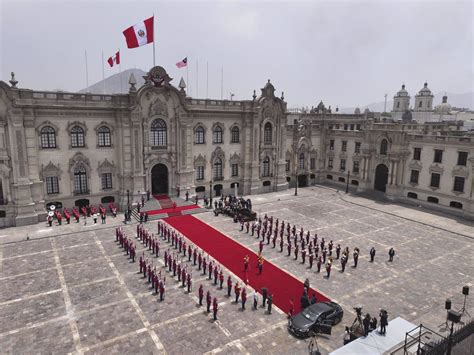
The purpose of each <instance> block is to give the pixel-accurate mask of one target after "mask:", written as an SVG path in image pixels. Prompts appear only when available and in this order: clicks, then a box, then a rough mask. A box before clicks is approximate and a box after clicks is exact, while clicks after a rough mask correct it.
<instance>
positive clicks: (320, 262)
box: [316, 256, 323, 272]
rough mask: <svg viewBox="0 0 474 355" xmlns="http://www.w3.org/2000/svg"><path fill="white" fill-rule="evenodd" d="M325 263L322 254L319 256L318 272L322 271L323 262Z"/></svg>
mask: <svg viewBox="0 0 474 355" xmlns="http://www.w3.org/2000/svg"><path fill="white" fill-rule="evenodd" d="M322 263H323V257H322V256H320V257H319V258H318V262H317V263H316V266H317V267H318V272H321V264H322Z"/></svg>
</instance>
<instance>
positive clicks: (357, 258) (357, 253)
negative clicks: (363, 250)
mask: <svg viewBox="0 0 474 355" xmlns="http://www.w3.org/2000/svg"><path fill="white" fill-rule="evenodd" d="M352 256H353V257H354V268H356V267H357V263H358V261H359V248H354V253H353V254H352Z"/></svg>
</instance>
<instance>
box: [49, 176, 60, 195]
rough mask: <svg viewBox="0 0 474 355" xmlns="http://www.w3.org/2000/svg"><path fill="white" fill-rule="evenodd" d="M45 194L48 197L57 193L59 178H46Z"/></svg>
mask: <svg viewBox="0 0 474 355" xmlns="http://www.w3.org/2000/svg"><path fill="white" fill-rule="evenodd" d="M46 193H47V194H48V195H50V194H58V193H59V178H58V177H57V176H48V177H46Z"/></svg>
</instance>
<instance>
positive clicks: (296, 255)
mask: <svg viewBox="0 0 474 355" xmlns="http://www.w3.org/2000/svg"><path fill="white" fill-rule="evenodd" d="M295 260H298V244H297V245H296V246H295Z"/></svg>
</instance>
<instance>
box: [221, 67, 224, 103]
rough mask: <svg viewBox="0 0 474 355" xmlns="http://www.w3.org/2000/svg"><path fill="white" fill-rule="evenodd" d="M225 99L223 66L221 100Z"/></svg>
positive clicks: (222, 71) (222, 69) (222, 72)
mask: <svg viewBox="0 0 474 355" xmlns="http://www.w3.org/2000/svg"><path fill="white" fill-rule="evenodd" d="M223 99H224V67H222V68H221V100H223Z"/></svg>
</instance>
